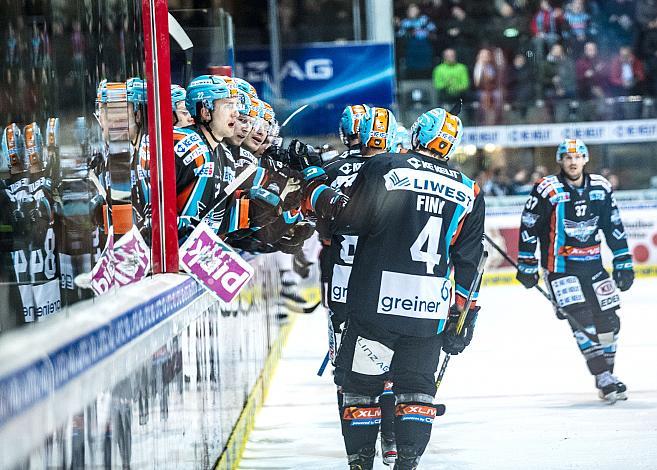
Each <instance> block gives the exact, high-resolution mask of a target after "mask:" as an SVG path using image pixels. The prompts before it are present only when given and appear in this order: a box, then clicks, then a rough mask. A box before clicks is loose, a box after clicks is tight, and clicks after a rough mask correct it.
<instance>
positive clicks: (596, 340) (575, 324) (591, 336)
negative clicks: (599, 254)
mask: <svg viewBox="0 0 657 470" xmlns="http://www.w3.org/2000/svg"><path fill="white" fill-rule="evenodd" d="M484 237H485V238H486V241H487V242H488V243H489V244H490V246H492V247H493V248H495V250H497V252H498V253H499V254H501V255H502V258H504V259H505V260H507V261H508V262H509V264H511V266H513V267H514V268H516V269H518V263H516V262H515V261H514V260H513V259H512V258H511V257H510V256H509V255H508V254H507V253H506V252H505V251H504V250H503V249H502V248H501V247H500V246H499V245H498V244H497V243H495V242H494V241H493V240H491V238H490V237H489V236H488V235H486V234H484ZM534 287H535V288H536V289H537V290H538V291H539V292H540V293H541V294H543V297H545V298H546V299H548V300H549V301H550V303H551V304H552V306H553V307H554V308H555V310H556V311H557V312H559V314H561V315H563V317H564V318H565V319H566V320H568V322H569V323H570V326H572V327H573V329H575V330H578V331H580V332H581V333H582V334H583V335H584V336H586V337H587V338H588V339H590V340H591V341H593V342H594V343H597V344H600V339H599V338H598V335H594V334H592V333H589V332H588V331H586V328H584V325H582V324H581V323H580V322H579V321H577V319H576V318H575V317H573V316H572V315H570V314H569V313H568V312H566V311H565V310H564V309H562V308H561V307H560V306H559V304H557V302H556V301H555V300H554V299H553V298H552V296H551V295H550V294H548V293H547V292H546V291H545V289H543V288H542V287H541V286H540V285H538V284H536V285H535V286H534Z"/></svg>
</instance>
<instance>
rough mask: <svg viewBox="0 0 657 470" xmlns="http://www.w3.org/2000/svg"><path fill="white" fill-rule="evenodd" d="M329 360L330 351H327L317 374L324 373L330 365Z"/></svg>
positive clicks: (319, 375)
mask: <svg viewBox="0 0 657 470" xmlns="http://www.w3.org/2000/svg"><path fill="white" fill-rule="evenodd" d="M328 362H329V353H328V351H326V356H324V360H323V361H322V365H321V366H319V370H318V371H317V376H318V377H321V376H322V375H324V371H325V370H326V366H328Z"/></svg>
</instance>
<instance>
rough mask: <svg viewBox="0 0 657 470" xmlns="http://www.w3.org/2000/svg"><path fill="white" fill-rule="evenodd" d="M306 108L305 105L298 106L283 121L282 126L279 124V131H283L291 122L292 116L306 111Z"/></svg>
mask: <svg viewBox="0 0 657 470" xmlns="http://www.w3.org/2000/svg"><path fill="white" fill-rule="evenodd" d="M307 107H308V105H307V104H304V105H301V106H299V107H298V108H297V109H296V110H295V111H294V112H293V113H292V114H290V115H289V116H288V117H287V119H286V120H285V121H283V124H281V129H283V128H284V127H285V126H286V125H287V124H288V123H289V122H290V121H291V120H292V118H293V117H294V116H296V115H297V114H299V113H300V112H301V111H303V110H304V109H306V108H307Z"/></svg>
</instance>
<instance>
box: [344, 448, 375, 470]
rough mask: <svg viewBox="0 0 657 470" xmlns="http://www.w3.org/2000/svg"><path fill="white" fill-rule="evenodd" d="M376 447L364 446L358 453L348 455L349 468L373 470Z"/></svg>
mask: <svg viewBox="0 0 657 470" xmlns="http://www.w3.org/2000/svg"><path fill="white" fill-rule="evenodd" d="M375 455H376V450H375V449H374V447H364V448H361V449H360V452H358V453H357V454H352V455H349V456H347V458H348V459H349V470H372V467H373V466H374V456H375Z"/></svg>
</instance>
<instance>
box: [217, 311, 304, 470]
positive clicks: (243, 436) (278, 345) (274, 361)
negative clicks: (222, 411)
mask: <svg viewBox="0 0 657 470" xmlns="http://www.w3.org/2000/svg"><path fill="white" fill-rule="evenodd" d="M296 317H297V316H296V315H295V314H290V316H289V319H290V320H289V322H288V323H286V324H285V325H283V326H281V329H280V331H279V334H278V338H276V341H274V344H273V345H272V348H271V350H270V351H269V354H268V355H267V360H266V361H265V365H264V367H263V368H262V372H261V373H260V376H259V377H258V380H256V383H255V385H253V388H252V389H251V393H249V396H248V398H247V400H246V404H245V405H244V408H243V409H242V412H241V413H240V416H239V418H237V422H236V423H235V427H234V428H233V431H232V432H231V434H230V437H229V438H228V443H227V444H226V447H225V448H224V450H223V452H222V453H221V456H220V457H219V460H218V461H217V463H216V464H215V466H214V468H215V470H233V469H236V468H237V467H238V466H239V463H240V460H241V459H242V454H243V453H244V448H245V447H246V443H247V441H248V440H249V435H250V434H251V430H252V429H253V426H254V425H255V420H256V415H257V414H258V411H259V410H260V408H262V405H263V404H264V402H265V399H266V398H267V392H268V391H269V385H270V384H271V379H272V378H273V377H274V373H275V371H276V366H277V365H278V361H279V359H280V358H281V353H282V351H283V348H284V347H285V343H286V342H287V338H288V336H289V335H290V331H291V330H292V327H293V326H294V323H295V321H296Z"/></svg>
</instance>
